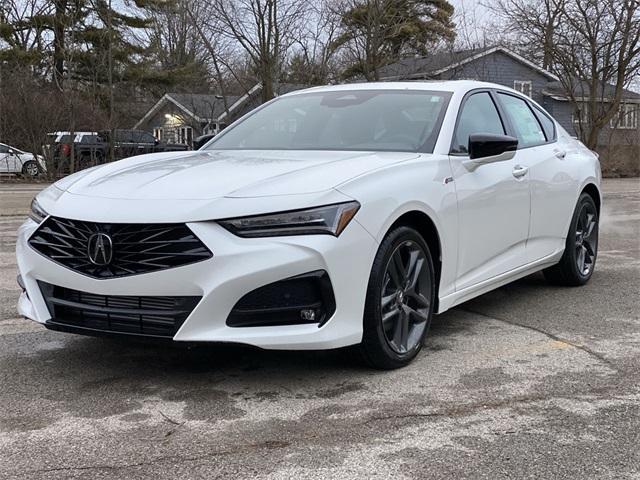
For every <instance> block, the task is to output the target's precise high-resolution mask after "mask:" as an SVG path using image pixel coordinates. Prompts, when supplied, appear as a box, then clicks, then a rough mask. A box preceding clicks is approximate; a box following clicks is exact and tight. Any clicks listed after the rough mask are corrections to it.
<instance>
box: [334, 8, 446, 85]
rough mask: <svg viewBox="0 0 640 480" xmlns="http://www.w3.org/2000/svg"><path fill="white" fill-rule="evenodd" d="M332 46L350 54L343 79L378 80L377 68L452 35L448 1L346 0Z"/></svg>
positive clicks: (425, 50)
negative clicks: (340, 29)
mask: <svg viewBox="0 0 640 480" xmlns="http://www.w3.org/2000/svg"><path fill="white" fill-rule="evenodd" d="M343 6H344V7H345V8H344V10H343V12H342V15H341V17H342V22H341V26H342V34H341V35H340V36H339V37H338V39H337V40H336V42H335V47H336V48H338V47H343V48H345V49H346V50H347V51H348V53H349V56H350V57H351V62H350V65H349V66H348V67H347V69H346V70H345V72H344V76H345V77H346V78H349V77H353V76H364V77H365V78H366V79H367V80H377V79H378V69H379V68H380V67H382V66H384V65H386V64H387V63H389V62H391V61H395V60H397V59H398V58H399V57H401V56H403V55H410V54H420V55H425V54H426V53H428V51H429V49H430V48H433V47H434V46H435V45H437V43H438V42H441V41H452V40H453V39H454V37H455V33H454V24H453V22H452V16H453V6H452V5H451V4H450V3H449V2H448V1H447V0H347V2H346V4H343Z"/></svg>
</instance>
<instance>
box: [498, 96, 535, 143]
mask: <svg viewBox="0 0 640 480" xmlns="http://www.w3.org/2000/svg"><path fill="white" fill-rule="evenodd" d="M498 95H500V101H501V102H502V105H503V106H504V109H505V110H506V112H507V115H509V120H511V124H512V125H513V128H514V129H515V134H516V137H517V138H518V147H531V146H533V145H539V144H541V143H544V142H545V141H546V138H545V136H544V132H543V130H542V127H541V126H540V122H538V120H537V119H536V117H535V115H534V114H533V112H532V111H531V109H530V108H529V105H527V102H525V101H524V100H522V99H520V98H517V97H514V96H512V95H506V94H503V93H499V94H498Z"/></svg>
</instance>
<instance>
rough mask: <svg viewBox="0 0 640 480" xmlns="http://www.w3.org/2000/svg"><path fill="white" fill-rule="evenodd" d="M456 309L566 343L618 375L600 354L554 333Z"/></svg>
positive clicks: (613, 366)
mask: <svg viewBox="0 0 640 480" xmlns="http://www.w3.org/2000/svg"><path fill="white" fill-rule="evenodd" d="M458 309H459V310H461V311H463V312H467V313H471V314H474V315H479V316H481V317H484V318H488V319H489V320H496V321H498V322H502V323H506V324H508V325H513V326H515V327H520V328H525V329H527V330H531V331H533V332H537V333H540V334H542V335H545V336H546V337H548V338H550V339H551V340H554V341H556V342H562V343H566V344H567V345H570V346H572V347H573V348H576V349H578V350H581V351H583V352H584V353H586V354H587V355H589V356H591V357H593V358H595V359H596V360H598V361H600V362H602V363H604V364H606V365H607V366H608V367H609V368H611V369H612V370H614V371H615V372H618V373H620V369H619V368H618V366H617V365H616V364H614V363H613V362H612V361H611V360H609V359H608V358H606V357H605V356H603V355H602V354H600V353H598V352H596V351H594V350H592V349H591V348H589V347H587V346H585V345H582V344H580V343H575V342H572V341H571V340H568V339H566V338H563V337H560V336H558V335H556V334H554V333H551V332H547V331H546V330H543V329H541V328H538V327H534V326H532V325H526V324H524V323H519V322H514V321H512V320H507V319H504V318H498V317H492V316H491V315H487V314H485V313H482V312H479V311H477V310H471V309H469V308H458Z"/></svg>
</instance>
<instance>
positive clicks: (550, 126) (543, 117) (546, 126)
mask: <svg viewBox="0 0 640 480" xmlns="http://www.w3.org/2000/svg"><path fill="white" fill-rule="evenodd" d="M533 108H534V109H535V113H536V116H537V117H538V120H540V123H541V124H542V129H543V130H544V134H545V136H546V137H547V142H552V141H553V140H555V139H556V127H555V124H554V123H553V120H551V118H549V116H548V115H547V114H546V113H544V112H543V111H542V110H540V109H539V108H536V106H535V105H534V106H533Z"/></svg>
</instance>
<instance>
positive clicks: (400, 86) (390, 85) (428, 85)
mask: <svg viewBox="0 0 640 480" xmlns="http://www.w3.org/2000/svg"><path fill="white" fill-rule="evenodd" d="M477 88H499V89H501V90H507V91H514V92H515V90H513V89H511V88H508V87H505V86H504V85H498V84H496V83H490V82H480V81H477V80H445V81H442V80H421V81H415V80H414V81H406V82H363V83H344V84H340V85H325V86H321V87H312V88H306V89H304V90H295V91H293V92H290V93H287V94H286V96H292V95H300V94H304V93H311V92H334V91H336V92H339V91H353V90H415V91H420V90H429V91H436V92H451V93H455V92H468V91H469V90H474V89H477ZM283 96H284V95H283Z"/></svg>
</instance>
